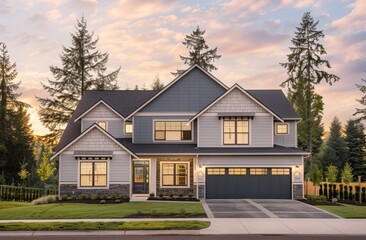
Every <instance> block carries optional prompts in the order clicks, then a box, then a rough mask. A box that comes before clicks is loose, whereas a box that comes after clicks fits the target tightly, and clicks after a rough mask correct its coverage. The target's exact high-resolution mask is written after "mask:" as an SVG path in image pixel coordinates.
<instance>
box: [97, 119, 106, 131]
mask: <svg viewBox="0 0 366 240" xmlns="http://www.w3.org/2000/svg"><path fill="white" fill-rule="evenodd" d="M97 124H98V125H99V127H101V128H103V129H104V130H107V122H106V121H98V122H97Z"/></svg>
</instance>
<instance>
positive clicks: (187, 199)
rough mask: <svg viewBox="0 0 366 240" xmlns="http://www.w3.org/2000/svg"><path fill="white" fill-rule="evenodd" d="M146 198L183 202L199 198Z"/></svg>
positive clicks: (194, 200) (195, 200) (196, 200)
mask: <svg viewBox="0 0 366 240" xmlns="http://www.w3.org/2000/svg"><path fill="white" fill-rule="evenodd" d="M147 200H155V201H172V202H174V201H183V202H199V201H200V200H199V199H197V198H188V197H183V198H180V197H173V198H171V197H162V198H161V197H149V198H148V199H147Z"/></svg>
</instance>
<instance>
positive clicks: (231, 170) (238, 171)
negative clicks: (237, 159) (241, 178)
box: [229, 168, 247, 175]
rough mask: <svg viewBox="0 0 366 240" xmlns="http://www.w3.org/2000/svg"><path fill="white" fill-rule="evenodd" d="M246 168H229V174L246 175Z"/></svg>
mask: <svg viewBox="0 0 366 240" xmlns="http://www.w3.org/2000/svg"><path fill="white" fill-rule="evenodd" d="M246 174H247V169H246V168H229V175H246Z"/></svg>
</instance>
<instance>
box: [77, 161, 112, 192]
mask: <svg viewBox="0 0 366 240" xmlns="http://www.w3.org/2000/svg"><path fill="white" fill-rule="evenodd" d="M106 186H107V162H80V187H106Z"/></svg>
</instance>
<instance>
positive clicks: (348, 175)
mask: <svg viewBox="0 0 366 240" xmlns="http://www.w3.org/2000/svg"><path fill="white" fill-rule="evenodd" d="M342 178H343V182H344V183H345V184H346V186H347V185H348V184H349V183H350V182H352V180H353V174H352V168H351V166H350V164H348V163H346V165H344V167H343V171H342Z"/></svg>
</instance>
